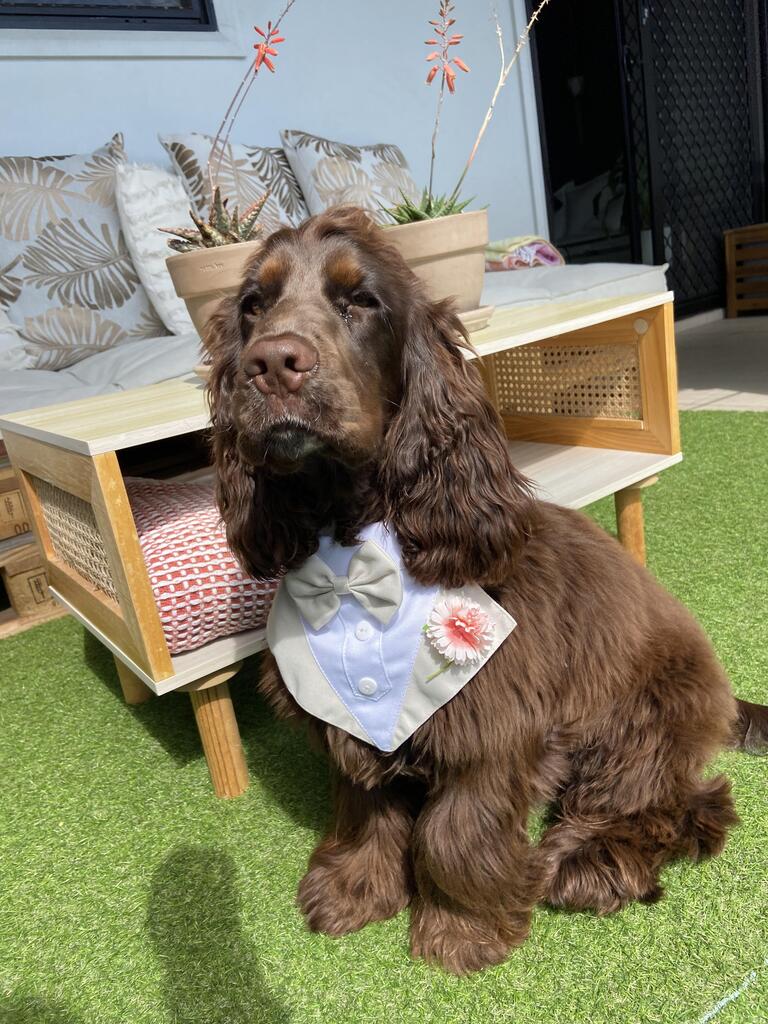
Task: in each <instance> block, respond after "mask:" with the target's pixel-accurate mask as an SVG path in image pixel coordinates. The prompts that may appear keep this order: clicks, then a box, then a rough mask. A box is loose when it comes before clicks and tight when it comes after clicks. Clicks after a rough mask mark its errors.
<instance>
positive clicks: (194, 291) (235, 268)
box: [165, 241, 263, 338]
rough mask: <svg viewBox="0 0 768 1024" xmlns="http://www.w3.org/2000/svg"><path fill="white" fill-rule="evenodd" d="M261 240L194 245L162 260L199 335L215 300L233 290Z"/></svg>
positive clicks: (202, 333) (237, 288)
mask: <svg viewBox="0 0 768 1024" xmlns="http://www.w3.org/2000/svg"><path fill="white" fill-rule="evenodd" d="M262 244H263V243H262V242H261V241H257V242H237V243H233V244H232V245H221V246H216V247H215V248H213V249H195V250H194V251H193V252H180V253H177V254H176V255H175V256H169V257H168V259H167V260H166V261H165V265H166V266H167V267H168V272H169V273H170V275H171V280H172V281H173V287H174V288H175V289H176V294H177V295H178V296H179V298H180V299H184V302H185V303H186V306H187V310H188V311H189V315H190V317H191V318H192V323H193V324H194V325H195V329H196V330H197V333H198V334H199V335H200V337H201V338H204V332H205V325H206V324H207V322H208V318H209V317H210V315H211V313H213V311H214V310H215V309H216V307H217V306H218V304H219V302H221V300H222V299H223V298H224V296H225V295H235V294H237V292H238V290H239V288H240V285H241V284H242V280H243V275H244V274H245V266H246V264H247V263H248V261H249V260H250V258H251V257H252V256H254V255H255V254H256V253H257V252H258V251H259V249H260V248H261V246H262Z"/></svg>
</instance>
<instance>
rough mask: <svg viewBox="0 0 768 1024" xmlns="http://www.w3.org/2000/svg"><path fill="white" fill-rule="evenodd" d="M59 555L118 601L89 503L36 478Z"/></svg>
mask: <svg viewBox="0 0 768 1024" xmlns="http://www.w3.org/2000/svg"><path fill="white" fill-rule="evenodd" d="M31 480H32V485H33V486H34V488H35V491H36V493H37V497H38V500H39V501H40V506H41V508H42V511H43V516H44V517H45V525H46V527H47V529H48V533H49V535H50V538H51V544H52V545H53V550H54V551H55V553H56V555H57V556H58V557H59V558H60V559H61V560H62V561H63V562H64V563H65V564H66V565H68V566H69V567H70V568H71V569H74V570H75V572H78V573H79V574H80V575H81V576H83V577H84V578H85V579H86V580H88V582H89V583H91V584H92V585H93V586H94V587H97V588H98V589H99V590H101V591H103V592H104V593H105V594H107V595H108V596H109V597H111V598H114V600H117V593H116V591H115V584H114V582H113V580H112V573H111V571H110V568H109V562H108V560H107V553H106V551H105V550H104V544H103V542H102V539H101V535H100V534H99V527H98V525H97V523H96V517H95V516H94V514H93V509H92V508H91V506H90V505H89V504H88V502H87V501H83V499H82V498H78V497H77V496H76V495H74V494H68V493H67V491H63V490H62V489H61V488H60V487H54V486H53V484H49V483H48V482H47V481H45V480H40V479H39V478H38V477H32V478H31Z"/></svg>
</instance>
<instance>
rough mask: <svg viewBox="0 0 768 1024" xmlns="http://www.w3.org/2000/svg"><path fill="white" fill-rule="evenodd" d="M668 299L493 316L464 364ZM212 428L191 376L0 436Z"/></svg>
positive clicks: (24, 417) (97, 442)
mask: <svg viewBox="0 0 768 1024" xmlns="http://www.w3.org/2000/svg"><path fill="white" fill-rule="evenodd" d="M672 298H673V296H672V293H671V292H658V293H653V294H649V295H634V296H625V297H623V298H619V299H617V298H604V299H593V300H590V301H579V302H545V303H541V302H537V303H534V304H531V305H530V306H528V305H526V306H510V307H505V308H503V309H498V310H496V312H495V313H494V314H493V316H492V318H491V322H490V324H489V325H488V326H487V327H486V328H484V329H483V330H482V331H477V332H476V333H474V334H473V335H472V336H471V340H472V343H473V345H474V348H475V351H474V352H467V353H466V356H467V358H468V359H474V358H475V357H476V356H480V357H483V356H488V355H492V354H494V353H496V352H502V351H504V350H506V349H510V348H517V347H519V346H521V345H530V344H532V343H533V342H536V341H542V340H544V339H545V338H553V337H557V336H559V335H562V334H568V333H570V332H572V331H578V330H582V329H584V328H586V327H590V326H593V325H595V324H601V323H606V322H607V321H610V320H617V319H619V318H621V317H626V316H630V315H632V314H633V313H638V314H640V313H642V312H643V311H644V310H650V309H654V308H656V307H659V306H663V305H665V304H666V303H669V302H671V301H672ZM208 423H209V415H208V407H207V403H206V396H205V385H204V383H203V382H202V381H201V380H200V378H199V377H197V376H196V375H195V374H188V375H187V376H184V377H177V378H174V379H173V380H167V381H163V382H162V383H160V384H151V385H149V386H148V387H142V388H133V389H131V390H128V391H121V392H111V393H110V394H108V395H96V396H94V397H92V398H84V399H80V400H77V401H74V402H63V403H61V404H58V405H47V406H44V407H43V408H40V409H30V410H27V411H26V412H20V413H10V414H7V415H5V416H0V433H1V432H3V431H6V430H7V431H12V432H14V433H17V434H22V435H24V436H26V437H31V438H35V439H36V440H39V441H45V442H47V443H49V444H55V445H57V446H59V447H61V448H66V449H69V450H70V451H74V452H79V453H81V454H84V455H99V454H102V453H103V452H109V451H120V450H121V449H123V448H131V447H133V446H134V445H138V444H145V443H146V442H148V441H160V440H163V439H164V438H167V437H176V436H178V435H181V434H188V433H191V432H193V431H197V430H204V429H205V428H206V427H207V426H208Z"/></svg>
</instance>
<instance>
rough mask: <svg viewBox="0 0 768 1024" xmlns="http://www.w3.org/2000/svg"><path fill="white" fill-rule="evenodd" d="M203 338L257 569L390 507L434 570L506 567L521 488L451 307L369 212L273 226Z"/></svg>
mask: <svg viewBox="0 0 768 1024" xmlns="http://www.w3.org/2000/svg"><path fill="white" fill-rule="evenodd" d="M206 341H207V344H208V347H209V350H210V351H211V354H212V359H213V368H212V376H211V385H210V395H211V405H212V414H213V423H214V452H215V457H216V463H217V470H218V478H219V503H220V507H221V510H222V515H223V517H224V521H225V523H226V525H227V531H228V537H229V541H230V544H231V546H232V548H233V550H234V551H235V552H236V554H237V555H238V556H239V558H240V560H241V561H242V562H243V564H244V566H245V567H246V568H247V569H248V570H249V571H251V572H252V573H253V574H254V575H257V576H270V575H274V574H275V573H276V572H277V571H279V569H280V568H281V567H290V566H291V565H296V564H299V563H300V561H303V560H304V559H305V558H306V557H308V555H309V554H311V553H312V552H313V551H314V550H315V547H316V545H317V536H318V534H319V532H320V530H322V529H323V528H329V527H330V528H333V529H335V530H336V533H337V536H339V537H345V536H347V535H348V534H347V533H346V532H345V528H347V527H348V526H349V525H350V524H351V525H352V526H353V527H354V526H355V525H360V524H361V522H362V521H363V520H365V519H366V518H371V517H380V518H384V519H386V520H388V521H389V522H391V523H392V524H393V525H394V526H395V528H396V530H397V532H398V534H399V536H400V539H401V542H402V544H403V551H404V556H405V558H406V562H407V564H408V566H409V568H410V569H411V571H412V572H413V573H414V575H416V577H417V578H418V579H420V580H421V581H422V582H424V583H428V582H430V583H431V582H440V583H443V584H446V585H451V586H454V585H459V584H461V583H466V582H490V581H491V579H493V580H496V581H498V580H499V579H502V578H503V576H504V575H505V574H506V569H507V568H508V565H507V563H508V561H509V559H510V558H511V557H512V556H513V553H514V552H515V551H516V550H517V547H518V546H519V543H520V541H521V539H522V537H523V536H524V535H525V533H526V530H527V526H528V524H527V519H526V515H527V512H528V511H529V506H530V500H529V496H528V492H527V489H526V487H525V484H524V482H523V481H522V480H521V478H520V477H519V475H518V474H517V473H516V471H515V470H514V469H513V467H512V466H511V464H510V462H509V458H508V456H507V449H506V445H505V442H504V437H503V433H502V431H501V427H500V424H499V421H498V417H497V416H496V413H495V412H494V410H493V408H492V406H491V405H490V403H489V401H488V399H487V398H486V396H485V392H484V389H483V386H482V382H481V379H480V376H479V374H478V372H477V370H476V368H475V367H474V366H473V365H471V364H469V363H468V362H467V360H466V358H465V356H464V354H463V352H462V348H464V349H466V347H467V343H466V337H465V334H464V331H463V328H462V325H461V323H460V321H459V320H458V318H457V317H456V316H455V314H454V312H453V310H452V308H451V306H450V304H449V303H448V302H439V303H434V302H430V301H429V300H428V299H427V298H426V296H425V294H424V290H423V288H422V286H421V285H420V283H419V282H418V280H417V279H416V277H415V276H414V275H413V273H412V272H411V271H410V269H409V268H408V267H407V266H406V264H405V263H404V261H403V260H402V258H401V257H400V255H399V254H398V253H397V251H396V250H395V249H394V248H393V247H392V246H391V245H389V244H388V243H387V239H386V233H385V232H384V231H382V230H381V229H379V228H378V227H376V226H375V225H374V224H373V222H372V221H371V220H370V219H369V218H368V217H367V216H366V215H365V214H364V213H363V212H362V211H360V210H356V209H340V210H336V211H332V212H330V213H327V214H322V215H320V216H318V217H313V218H311V219H310V220H308V221H306V222H305V223H304V224H303V225H302V226H301V227H299V228H295V229H282V230H280V231H277V232H275V233H274V234H273V235H271V236H270V238H269V239H267V241H266V243H265V245H264V247H263V249H262V250H261V251H260V252H259V253H258V255H257V257H256V258H255V259H254V260H253V262H252V263H251V264H250V265H249V267H248V270H247V273H246V275H245V279H244V281H243V284H242V287H241V289H240V293H239V295H238V296H237V298H236V299H233V300H226V301H225V302H224V303H223V304H222V306H221V308H220V309H219V311H218V312H217V314H216V315H215V316H214V317H213V318H212V320H211V323H210V326H209V330H208V332H207V337H206Z"/></svg>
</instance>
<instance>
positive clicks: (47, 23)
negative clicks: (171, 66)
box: [0, 0, 218, 32]
mask: <svg viewBox="0 0 768 1024" xmlns="http://www.w3.org/2000/svg"><path fill="white" fill-rule="evenodd" d="M213 4H214V0H192V5H193V9H192V10H191V11H189V10H186V11H181V10H174V9H173V8H169V7H149V6H148V5H146V4H142V3H141V0H123V2H122V3H120V4H119V5H116V4H109V5H106V4H105V5H104V6H103V7H101V8H98V7H94V5H93V4H84V3H76V2H72V3H57V4H54V3H46V2H45V0H40V2H37V3H29V2H27V3H25V2H21V0H0V30H2V29H5V28H27V29H29V28H34V29H39V30H41V31H44V30H45V29H102V30H103V29H110V30H114V29H117V30H128V31H142V30H143V31H150V32H216V31H217V30H218V25H217V23H216V12H215V10H214V6H213Z"/></svg>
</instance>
